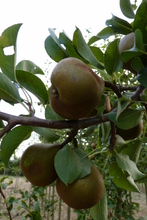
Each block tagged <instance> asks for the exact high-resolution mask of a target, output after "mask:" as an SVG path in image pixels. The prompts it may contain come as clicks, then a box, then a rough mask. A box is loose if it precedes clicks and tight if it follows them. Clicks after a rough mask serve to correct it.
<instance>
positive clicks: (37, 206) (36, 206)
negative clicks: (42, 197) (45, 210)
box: [34, 201, 40, 213]
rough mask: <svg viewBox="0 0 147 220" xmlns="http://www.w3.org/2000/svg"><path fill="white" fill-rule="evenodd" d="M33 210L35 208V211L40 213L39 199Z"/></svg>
mask: <svg viewBox="0 0 147 220" xmlns="http://www.w3.org/2000/svg"><path fill="white" fill-rule="evenodd" d="M34 210H35V211H36V212H38V213H40V206H39V201H37V202H36V203H35V207H34Z"/></svg>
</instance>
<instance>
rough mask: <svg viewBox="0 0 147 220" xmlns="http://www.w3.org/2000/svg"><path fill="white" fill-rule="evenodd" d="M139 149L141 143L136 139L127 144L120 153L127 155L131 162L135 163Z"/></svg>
mask: <svg viewBox="0 0 147 220" xmlns="http://www.w3.org/2000/svg"><path fill="white" fill-rule="evenodd" d="M141 149H142V142H141V141H140V140H138V139H137V140H135V141H131V142H129V143H128V144H127V147H125V148H124V149H123V150H122V152H121V153H122V154H126V155H128V156H129V157H130V159H131V160H133V161H134V162H135V163H137V161H138V158H139V155H140V151H141Z"/></svg>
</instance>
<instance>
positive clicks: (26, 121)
mask: <svg viewBox="0 0 147 220" xmlns="http://www.w3.org/2000/svg"><path fill="white" fill-rule="evenodd" d="M0 119H2V120H4V121H7V122H8V124H7V125H6V126H5V127H4V129H3V130H2V131H1V132H0V138H1V137H2V136H3V135H4V134H5V133H7V132H9V131H10V130H11V129H12V128H13V127H15V126H16V125H24V126H37V127H46V128H56V129H68V128H69V129H70V128H71V129H81V128H82V129H83V128H87V127H89V126H91V125H96V124H100V123H103V122H106V121H109V118H108V114H104V115H98V116H95V117H91V118H89V119H80V120H76V121H69V120H61V121H52V120H47V119H40V118H38V117H35V116H31V117H29V118H28V117H22V116H15V115H11V114H7V113H4V112H0Z"/></svg>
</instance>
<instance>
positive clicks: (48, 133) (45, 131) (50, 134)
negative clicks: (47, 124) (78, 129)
mask: <svg viewBox="0 0 147 220" xmlns="http://www.w3.org/2000/svg"><path fill="white" fill-rule="evenodd" d="M33 130H34V131H35V132H36V133H38V134H40V135H41V136H42V137H44V138H45V140H46V141H47V142H54V141H57V140H58V139H59V137H60V136H59V135H57V134H56V133H55V132H54V131H53V130H51V129H50V128H42V127H33Z"/></svg>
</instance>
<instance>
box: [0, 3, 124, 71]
mask: <svg viewBox="0 0 147 220" xmlns="http://www.w3.org/2000/svg"><path fill="white" fill-rule="evenodd" d="M111 13H113V14H114V15H117V16H118V15H121V13H120V9H119V0H102V1H100V0H90V1H85V0H74V1H69V0H58V1H57V0H52V1H49V0H42V1H39V0H38V1H37V0H25V1H24V0H13V1H12V0H3V1H2V2H1V12H0V21H1V22H0V23H1V25H0V33H1V32H3V30H4V29H6V28H7V27H9V26H11V25H13V24H16V23H23V25H22V26H21V28H20V31H19V34H18V40H17V42H18V48H17V50H18V52H17V62H18V61H20V60H23V59H29V60H31V61H33V62H35V63H36V64H37V65H39V66H40V67H42V65H43V63H44V62H45V60H46V59H47V58H48V56H47V55H46V52H45V49H44V40H45V38H46V37H47V36H48V35H49V33H48V28H57V30H63V29H64V30H65V32H66V33H67V35H69V36H70V37H71V38H72V33H73V32H74V30H75V26H77V27H78V28H80V29H81V31H82V33H83V34H84V31H85V29H89V28H90V29H91V31H92V33H93V34H97V33H98V32H99V31H100V30H101V29H102V28H104V26H105V21H106V19H110V18H111V17H112V15H111Z"/></svg>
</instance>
